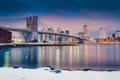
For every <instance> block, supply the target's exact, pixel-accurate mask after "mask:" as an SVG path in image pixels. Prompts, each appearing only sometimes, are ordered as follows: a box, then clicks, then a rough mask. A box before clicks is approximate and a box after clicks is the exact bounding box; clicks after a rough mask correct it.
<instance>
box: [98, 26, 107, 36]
mask: <svg viewBox="0 0 120 80" xmlns="http://www.w3.org/2000/svg"><path fill="white" fill-rule="evenodd" d="M99 38H106V31H105V29H104V28H103V27H101V28H100V29H99Z"/></svg>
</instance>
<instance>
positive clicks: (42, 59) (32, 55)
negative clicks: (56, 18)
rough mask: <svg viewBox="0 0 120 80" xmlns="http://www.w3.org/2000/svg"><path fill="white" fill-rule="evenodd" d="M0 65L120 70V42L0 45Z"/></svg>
mask: <svg viewBox="0 0 120 80" xmlns="http://www.w3.org/2000/svg"><path fill="white" fill-rule="evenodd" d="M0 66H1V67H3V66H14V67H26V68H36V67H43V66H53V67H55V68H60V69H105V70H106V69H112V70H120V45H117V44H85V45H79V46H31V47H13V48H2V49H0Z"/></svg>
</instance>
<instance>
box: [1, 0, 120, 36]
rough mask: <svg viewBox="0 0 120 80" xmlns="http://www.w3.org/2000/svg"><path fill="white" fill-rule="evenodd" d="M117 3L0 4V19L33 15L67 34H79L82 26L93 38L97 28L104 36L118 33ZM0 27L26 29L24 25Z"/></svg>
mask: <svg viewBox="0 0 120 80" xmlns="http://www.w3.org/2000/svg"><path fill="white" fill-rule="evenodd" d="M119 3H120V1H119V0H114V1H112V0H105V1H104V0H101V1H96V0H60V1H56V0H51V1H49V0H29V1H24V0H20V1H19V0H12V1H11V0H2V1H0V19H7V18H18V17H27V16H31V15H37V16H39V17H40V19H41V20H42V21H43V22H44V23H45V24H46V25H48V26H49V27H51V26H52V27H53V28H54V29H56V28H57V27H61V28H62V29H63V30H69V31H70V33H75V32H82V30H83V25H88V30H89V31H90V32H91V33H92V34H94V35H93V36H96V35H98V29H99V28H101V27H103V28H105V29H106V31H107V33H113V32H115V31H116V30H120V26H119V25H120V23H119V22H120V5H119ZM0 24H1V25H5V26H7V25H10V26H12V27H25V26H26V25H25V22H24V21H19V22H18V23H17V22H16V23H15V22H13V23H9V22H8V23H4V22H0ZM16 25H17V26H16ZM41 28H42V27H41ZM96 33H97V34H96Z"/></svg>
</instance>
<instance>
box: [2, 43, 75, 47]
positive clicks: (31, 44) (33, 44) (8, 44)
mask: <svg viewBox="0 0 120 80" xmlns="http://www.w3.org/2000/svg"><path fill="white" fill-rule="evenodd" d="M76 45H77V44H52V43H0V47H16V46H76Z"/></svg>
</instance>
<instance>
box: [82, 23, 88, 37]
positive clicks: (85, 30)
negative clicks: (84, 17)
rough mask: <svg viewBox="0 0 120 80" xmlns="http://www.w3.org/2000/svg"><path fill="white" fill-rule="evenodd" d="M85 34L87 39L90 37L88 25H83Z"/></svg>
mask: <svg viewBox="0 0 120 80" xmlns="http://www.w3.org/2000/svg"><path fill="white" fill-rule="evenodd" d="M83 33H84V37H87V35H88V29H87V25H83Z"/></svg>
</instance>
